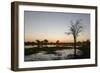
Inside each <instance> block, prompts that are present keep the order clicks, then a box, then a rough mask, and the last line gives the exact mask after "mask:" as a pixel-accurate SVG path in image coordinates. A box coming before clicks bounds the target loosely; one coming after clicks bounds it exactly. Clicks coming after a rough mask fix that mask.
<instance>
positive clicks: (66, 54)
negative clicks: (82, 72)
mask: <svg viewBox="0 0 100 73" xmlns="http://www.w3.org/2000/svg"><path fill="white" fill-rule="evenodd" d="M55 52H56V54H47V53H46V51H40V52H38V53H36V54H31V55H27V56H25V58H24V60H25V61H47V60H57V59H59V60H65V59H70V58H73V57H74V49H63V50H56V51H55ZM76 54H77V55H82V51H80V50H78V49H77V50H76Z"/></svg>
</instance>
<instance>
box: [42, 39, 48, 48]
mask: <svg viewBox="0 0 100 73" xmlns="http://www.w3.org/2000/svg"><path fill="white" fill-rule="evenodd" d="M43 42H44V45H45V47H47V44H48V40H47V39H45V40H44V41H43Z"/></svg>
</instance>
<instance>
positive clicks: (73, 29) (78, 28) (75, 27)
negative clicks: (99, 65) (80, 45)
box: [67, 19, 83, 57]
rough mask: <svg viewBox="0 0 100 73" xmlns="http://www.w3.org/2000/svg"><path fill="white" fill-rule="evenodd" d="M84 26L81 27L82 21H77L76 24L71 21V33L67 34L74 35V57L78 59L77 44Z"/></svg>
mask: <svg viewBox="0 0 100 73" xmlns="http://www.w3.org/2000/svg"><path fill="white" fill-rule="evenodd" d="M82 28H83V27H82V26H81V19H80V20H77V21H76V22H73V21H71V26H70V29H69V30H70V31H69V32H68V33H67V34H68V35H69V34H72V35H73V38H74V57H76V42H77V37H78V36H79V33H80V32H81V31H82Z"/></svg>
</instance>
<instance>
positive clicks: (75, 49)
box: [74, 37, 76, 57]
mask: <svg viewBox="0 0 100 73" xmlns="http://www.w3.org/2000/svg"><path fill="white" fill-rule="evenodd" d="M74 57H76V37H74Z"/></svg>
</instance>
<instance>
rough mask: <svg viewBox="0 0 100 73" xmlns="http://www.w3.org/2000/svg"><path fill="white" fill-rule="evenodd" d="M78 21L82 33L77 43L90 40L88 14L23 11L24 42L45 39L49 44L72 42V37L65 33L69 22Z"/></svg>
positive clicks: (67, 30)
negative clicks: (79, 21)
mask: <svg viewBox="0 0 100 73" xmlns="http://www.w3.org/2000/svg"><path fill="white" fill-rule="evenodd" d="M79 19H82V21H81V23H82V24H81V25H82V26H83V29H82V30H83V31H82V32H81V33H80V36H79V37H78V41H84V40H87V39H90V14H82V13H81V14H80V13H62V12H41V11H24V23H25V25H24V26H25V28H24V30H25V34H24V35H25V37H24V38H25V41H35V40H41V41H42V40H44V39H47V40H49V41H50V42H55V41H56V40H59V41H61V42H72V41H73V38H72V35H67V34H65V32H69V26H70V21H73V22H75V21H77V20H79Z"/></svg>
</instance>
